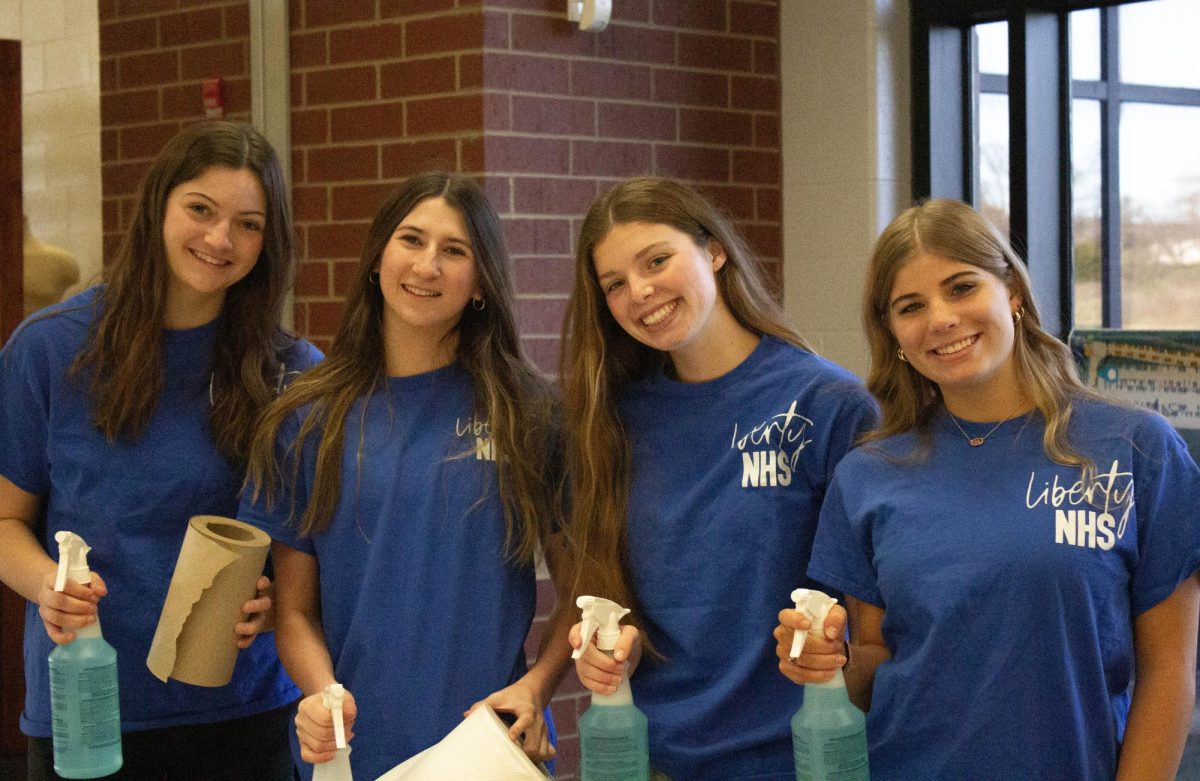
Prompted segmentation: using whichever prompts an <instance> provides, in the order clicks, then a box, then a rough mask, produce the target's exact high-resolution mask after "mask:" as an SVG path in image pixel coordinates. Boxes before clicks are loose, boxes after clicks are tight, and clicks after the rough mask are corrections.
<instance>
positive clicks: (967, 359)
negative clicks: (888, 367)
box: [888, 252, 1024, 420]
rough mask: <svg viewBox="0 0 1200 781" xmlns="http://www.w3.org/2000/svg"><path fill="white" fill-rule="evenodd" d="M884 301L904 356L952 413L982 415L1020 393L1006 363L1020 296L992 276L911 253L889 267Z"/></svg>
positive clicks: (1013, 371)
mask: <svg viewBox="0 0 1200 781" xmlns="http://www.w3.org/2000/svg"><path fill="white" fill-rule="evenodd" d="M888 302H889V303H888V325H889V328H890V329H891V331H892V334H893V335H894V336H895V337H896V341H897V342H898V343H899V345H900V349H902V350H903V351H904V356H905V358H906V359H907V360H908V362H909V363H910V364H911V365H912V367H913V368H914V369H915V370H917V371H918V372H920V373H921V374H922V375H924V376H925V377H926V378H928V379H929V380H930V381H931V382H934V383H936V384H937V385H938V387H939V388H940V390H941V392H942V397H943V399H944V400H945V403H946V406H947V407H948V408H950V410H951V411H952V412H955V414H958V415H960V416H964V417H980V418H981V419H983V420H987V419H990V417H989V416H990V414H992V413H991V411H990V410H989V404H990V403H991V402H992V400H995V399H1016V398H1021V397H1023V395H1024V394H1023V393H1022V392H1021V390H1020V384H1019V383H1018V381H1017V373H1016V367H1015V364H1014V362H1013V340H1014V335H1015V334H1014V324H1013V312H1014V311H1015V310H1016V309H1017V308H1019V307H1020V306H1021V299H1020V297H1019V296H1017V295H1014V294H1012V293H1010V291H1009V289H1008V287H1007V286H1006V285H1005V283H1004V282H1003V280H1001V279H1000V278H999V277H997V276H996V275H994V274H992V273H991V272H989V271H987V270H985V269H982V268H980V267H978V266H973V265H971V264H969V263H962V262H959V261H954V260H950V259H948V258H945V257H943V256H941V255H937V254H933V253H928V252H919V253H918V254H917V255H916V257H914V258H913V259H912V260H909V261H908V262H907V263H905V264H904V265H903V266H902V267H901V268H900V270H899V271H898V272H897V274H896V279H895V283H894V284H893V285H892V290H891V295H890V296H889V298H888Z"/></svg>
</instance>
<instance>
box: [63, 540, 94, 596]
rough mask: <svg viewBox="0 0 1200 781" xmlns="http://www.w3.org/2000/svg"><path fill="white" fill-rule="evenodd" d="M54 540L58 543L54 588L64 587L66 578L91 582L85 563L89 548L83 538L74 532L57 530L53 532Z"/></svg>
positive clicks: (89, 572) (79, 581) (90, 574)
mask: <svg viewBox="0 0 1200 781" xmlns="http://www.w3.org/2000/svg"><path fill="white" fill-rule="evenodd" d="M54 540H55V542H57V543H58V572H57V573H56V574H55V576H54V590H55V591H62V590H63V589H65V588H66V587H67V580H68V579H70V580H73V581H75V582H76V583H91V582H92V573H91V570H89V569H88V563H87V555H88V551H90V550H91V548H89V547H88V544H87V543H86V542H84V541H83V538H82V537H80V536H79V535H78V534H75V533H74V532H68V531H59V532H55V533H54Z"/></svg>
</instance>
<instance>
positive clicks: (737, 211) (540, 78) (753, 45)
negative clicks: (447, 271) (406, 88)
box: [472, 0, 782, 371]
mask: <svg viewBox="0 0 1200 781" xmlns="http://www.w3.org/2000/svg"><path fill="white" fill-rule="evenodd" d="M613 5H614V9H615V10H614V13H613V20H612V23H611V24H610V25H609V27H608V29H606V30H604V31H603V32H601V33H587V32H581V31H580V30H579V29H578V27H575V26H572V25H571V24H570V23H569V22H567V20H566V16H565V13H564V7H563V6H564V4H563V3H562V2H561V1H560V0H489V1H488V2H485V3H484V7H485V11H484V17H485V22H486V28H487V35H486V44H485V49H484V53H483V83H484V92H485V94H484V123H485V130H484V147H485V168H484V173H485V174H486V179H487V183H488V188H489V192H490V193H491V194H492V195H493V197H494V199H495V202H496V204H497V207H498V208H499V209H500V211H501V213H502V214H504V215H505V218H506V223H507V229H508V231H507V235H508V240H509V247H510V250H511V252H512V255H513V259H514V262H515V265H516V276H517V291H518V293H519V295H520V296H521V302H520V303H521V309H520V312H521V328H522V334H523V336H524V340H525V345H526V347H527V349H528V350H529V353H530V355H531V357H532V358H533V359H534V361H535V362H536V363H537V364H538V365H539V366H540V367H542V368H543V369H544V370H546V371H554V370H555V369H556V368H557V356H558V346H559V331H560V326H561V319H562V312H563V308H564V304H565V300H566V293H567V290H568V288H569V284H570V278H571V264H572V256H571V253H572V250H573V246H574V243H573V241H574V235H575V233H576V231H577V229H578V227H579V221H580V218H581V217H582V214H583V213H584V212H585V211H586V209H587V206H588V204H589V203H590V202H591V201H592V199H593V198H595V196H596V195H598V194H599V193H601V192H603V191H604V190H606V189H608V188H609V187H611V186H612V185H613V184H615V183H616V182H617V181H620V180H621V179H623V178H625V177H628V176H635V175H642V174H657V175H661V176H668V177H673V178H676V179H680V180H684V181H687V182H689V183H692V184H694V185H696V186H697V187H698V188H699V189H700V190H701V191H702V192H704V193H706V194H707V195H708V196H709V197H711V198H712V199H713V200H714V201H715V202H717V203H718V204H719V205H720V206H721V207H722V208H723V209H725V210H726V212H727V213H728V214H729V215H730V216H732V217H733V218H735V220H736V223H737V225H738V226H739V228H740V229H741V230H742V231H743V232H744V233H745V235H746V237H747V238H748V239H749V240H750V242H751V244H752V246H753V247H754V249H755V250H757V251H758V252H759V253H760V255H761V256H762V258H763V259H764V260H766V261H768V266H767V267H768V268H769V269H770V270H771V273H772V277H773V279H775V280H776V282H777V284H779V281H780V280H781V278H782V277H781V274H780V273H779V271H778V268H779V266H778V260H779V258H780V254H781V250H780V242H781V226H780V205H779V204H780V189H779V185H780V171H781V164H780V158H779V75H778V74H779V67H778V37H779V34H778V24H779V9H778V6H777V3H776V2H775V0H744V1H743V0H692V1H690V2H688V1H685V0H674V1H669V0H654V1H653V2H651V0H621V2H618V3H614V4H613ZM493 31H494V32H493ZM472 170H474V169H472Z"/></svg>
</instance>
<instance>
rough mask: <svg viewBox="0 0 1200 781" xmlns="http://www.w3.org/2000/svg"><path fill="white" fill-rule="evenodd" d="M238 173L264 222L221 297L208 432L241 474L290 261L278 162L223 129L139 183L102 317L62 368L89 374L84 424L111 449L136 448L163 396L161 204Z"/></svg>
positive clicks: (207, 128)
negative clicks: (241, 270) (215, 172)
mask: <svg viewBox="0 0 1200 781" xmlns="http://www.w3.org/2000/svg"><path fill="white" fill-rule="evenodd" d="M214 167H218V168H230V169H233V170H240V169H247V170H249V171H251V172H252V173H253V174H254V175H255V176H256V177H257V178H258V181H259V182H260V184H261V185H262V189H263V195H264V197H265V201H266V222H265V225H264V229H263V242H262V250H261V252H260V253H259V256H258V261H257V262H256V263H255V264H254V267H253V268H252V269H251V270H250V272H249V273H248V274H247V275H246V276H245V277H243V278H242V279H240V280H239V281H238V282H237V283H236V284H234V285H233V286H232V287H230V288H229V290H228V291H227V292H226V294H225V301H224V304H223V307H222V316H221V319H220V324H219V326H218V333H217V337H216V346H215V348H214V354H213V367H212V390H211V395H212V411H211V412H210V413H209V427H210V430H211V433H212V436H213V439H214V441H215V442H216V444H217V447H218V449H219V450H220V451H221V453H222V454H223V455H224V456H225V457H226V458H228V459H230V460H231V461H233V462H234V463H235V464H238V465H239V466H240V465H242V464H244V462H245V459H246V455H247V453H248V451H249V445H250V437H251V434H252V432H253V429H254V421H255V419H256V418H257V416H258V412H259V411H260V410H261V409H262V407H263V406H264V405H266V403H267V402H268V401H270V400H271V399H272V398H274V396H275V392H276V387H277V384H278V376H279V371H280V363H279V358H278V353H279V350H280V349H282V348H283V347H284V346H285V344H286V342H287V341H288V339H289V337H288V335H287V334H286V333H285V332H284V331H283V329H282V328H280V326H279V319H280V314H281V312H282V309H283V301H284V296H285V295H286V293H287V290H288V288H289V286H290V285H291V278H292V269H293V264H294V257H293V252H292V221H291V212H290V209H289V206H288V189H287V186H286V184H285V182H284V178H283V169H282V168H281V167H280V165H279V159H278V158H277V157H276V155H275V150H274V149H272V148H271V145H270V144H269V143H268V142H267V140H266V139H265V138H263V137H262V135H261V134H260V133H259V132H258V131H257V130H255V129H254V128H253V127H251V126H249V125H245V124H240V123H235V122H224V121H212V122H200V123H197V124H194V125H190V126H188V127H187V128H185V129H184V130H182V131H181V132H180V133H179V134H177V135H176V136H175V137H174V138H172V139H171V140H170V141H168V142H167V145H166V146H165V147H164V148H163V150H162V151H161V152H160V153H159V155H158V157H157V158H155V160H154V162H153V163H152V164H151V166H150V171H149V172H148V173H147V174H146V177H145V179H144V180H143V181H142V184H141V188H140V189H139V191H138V195H137V200H136V203H135V206H134V212H133V218H132V223H131V225H130V227H129V231H128V232H127V233H126V234H125V238H124V241H123V242H122V244H121V247H120V250H119V251H118V253H117V258H116V260H115V261H114V262H113V263H112V265H111V266H109V267H108V268H107V269H106V271H105V282H106V283H107V284H106V285H105V286H104V287H103V288H102V289H101V291H100V293H99V295H98V298H97V306H98V309H99V316H98V318H97V319H96V321H95V324H94V325H93V327H92V329H91V331H90V332H89V334H88V337H87V341H86V342H85V345H84V348H83V350H82V351H81V352H80V354H79V355H78V356H77V358H76V359H75V362H74V363H73V364H72V366H71V370H70V371H71V374H72V375H73V376H79V375H81V374H82V373H83V372H84V371H85V370H86V371H87V372H89V373H90V391H91V396H92V399H93V409H92V419H93V422H94V423H95V425H96V427H97V428H98V429H99V430H100V431H101V432H103V433H104V435H105V436H106V437H107V438H108V440H109V441H110V442H112V441H115V440H116V439H118V438H130V439H136V438H137V437H138V436H139V435H140V434H141V433H142V431H144V430H145V428H146V425H147V424H148V423H149V421H150V418H151V417H152V416H153V414H154V410H155V407H156V406H157V403H158V398H159V396H160V394H161V393H162V387H163V381H164V377H163V373H164V368H163V361H164V356H163V352H164V351H163V326H164V315H165V309H166V301H167V287H168V285H169V283H170V278H171V271H170V269H169V267H168V265H167V256H166V248H165V246H164V244H163V220H164V217H165V213H166V204H167V198H168V196H169V195H170V193H171V191H172V190H173V189H175V188H176V187H177V186H179V185H180V184H182V183H184V182H187V181H191V180H192V179H195V178H197V177H198V176H200V175H202V174H203V173H204V172H205V171H206V170H207V169H209V168H214Z"/></svg>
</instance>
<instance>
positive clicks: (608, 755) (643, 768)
mask: <svg viewBox="0 0 1200 781" xmlns="http://www.w3.org/2000/svg"><path fill="white" fill-rule="evenodd" d="M579 754H580V761H579V765H580V778H581V780H582V781H648V779H649V778H650V746H649V733H648V731H647V722H646V714H644V713H642V712H641V711H640V710H638V707H637V706H636V705H634V704H633V694H632V692H631V691H630V689H629V681H628V680H626V679H622V680H621V684H620V686H619V687H618V688H617V692H616V694H611V695H602V694H593V695H592V705H591V707H590V708H588V709H587V711H586V712H585V713H584V714H583V715H582V716H580V717H579Z"/></svg>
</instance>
